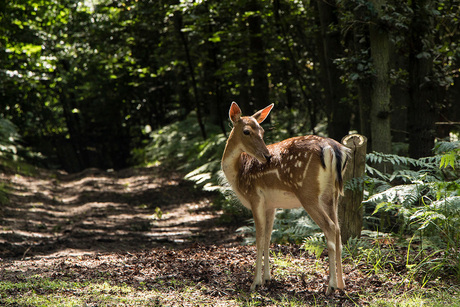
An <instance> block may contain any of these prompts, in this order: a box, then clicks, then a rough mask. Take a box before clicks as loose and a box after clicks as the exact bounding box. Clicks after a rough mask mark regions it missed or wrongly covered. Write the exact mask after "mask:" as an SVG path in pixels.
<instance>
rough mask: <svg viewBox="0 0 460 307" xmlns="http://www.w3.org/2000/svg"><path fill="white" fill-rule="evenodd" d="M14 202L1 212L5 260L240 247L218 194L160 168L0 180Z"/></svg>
mask: <svg viewBox="0 0 460 307" xmlns="http://www.w3.org/2000/svg"><path fill="white" fill-rule="evenodd" d="M0 182H5V183H7V184H8V186H9V188H10V190H11V192H12V193H11V195H10V197H9V198H10V199H9V202H8V203H7V204H6V205H3V207H2V211H1V213H0V221H1V226H2V227H1V229H0V257H2V258H4V257H8V258H9V257H15V258H17V257H20V258H24V257H26V256H34V255H42V256H44V255H54V256H56V255H67V254H82V253H83V254H88V253H98V252H120V251H139V250H144V249H149V248H153V247H158V246H163V245H173V246H179V245H187V244H191V243H194V242H198V243H200V242H201V243H206V242H213V243H214V244H226V243H232V242H235V238H236V236H235V232H234V229H229V228H228V227H223V226H220V225H219V222H218V212H215V211H213V210H211V201H212V197H213V195H211V194H207V193H203V192H201V191H197V190H196V189H194V187H193V185H192V184H191V183H189V182H187V181H184V180H183V179H182V177H181V176H180V175H179V174H177V173H175V172H168V171H165V170H163V169H161V168H159V167H153V168H131V169H126V170H122V171H118V172H104V171H100V170H97V169H88V170H85V171H83V172H81V173H78V174H72V175H68V174H63V173H56V172H48V171H44V170H40V171H39V174H38V175H35V176H33V177H32V176H30V177H29V176H21V175H14V174H2V175H1V177H0Z"/></svg>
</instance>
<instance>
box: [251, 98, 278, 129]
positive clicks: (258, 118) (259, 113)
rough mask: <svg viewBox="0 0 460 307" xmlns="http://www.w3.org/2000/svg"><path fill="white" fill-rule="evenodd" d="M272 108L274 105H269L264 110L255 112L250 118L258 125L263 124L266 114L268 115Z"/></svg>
mask: <svg viewBox="0 0 460 307" xmlns="http://www.w3.org/2000/svg"><path fill="white" fill-rule="evenodd" d="M273 106H274V104H273V103H272V104H271V105H269V106H268V107H266V108H265V109H262V110H260V111H257V112H256V113H255V114H254V115H252V117H254V118H255V120H256V121H257V122H258V123H259V124H260V123H261V122H263V121H264V120H265V119H266V118H267V116H268V114H270V111H271V110H272V108H273Z"/></svg>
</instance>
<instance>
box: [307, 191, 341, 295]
mask: <svg viewBox="0 0 460 307" xmlns="http://www.w3.org/2000/svg"><path fill="white" fill-rule="evenodd" d="M299 199H300V200H301V203H302V205H303V207H304V208H305V210H306V211H307V213H308V214H309V215H310V217H311V218H312V219H313V221H315V223H316V224H317V225H318V226H319V227H320V228H321V230H322V231H323V232H324V235H325V236H326V240H327V248H328V255H329V277H330V278H329V286H328V289H327V291H326V294H330V293H332V291H333V290H335V289H337V288H339V286H342V288H343V281H342V282H341V283H340V282H339V283H338V282H337V270H336V261H337V260H339V261H341V258H339V259H337V258H338V257H337V255H338V253H339V250H338V249H341V248H342V247H341V244H340V243H339V244H340V245H337V237H340V228H339V226H338V223H335V222H334V220H333V218H331V216H330V212H331V210H333V208H332V205H333V203H332V202H329V201H324V200H323V199H321V197H319V198H318V199H311V198H308V196H300V197H299ZM330 207H331V208H330ZM340 268H341V266H340ZM340 276H342V274H340Z"/></svg>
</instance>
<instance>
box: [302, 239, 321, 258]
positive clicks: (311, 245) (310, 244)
mask: <svg viewBox="0 0 460 307" xmlns="http://www.w3.org/2000/svg"><path fill="white" fill-rule="evenodd" d="M326 247H327V243H326V239H325V237H324V234H323V233H317V234H315V235H312V236H309V237H307V238H305V239H304V241H303V244H302V248H303V249H304V250H306V251H308V252H311V253H313V254H314V255H315V256H316V258H317V259H319V257H320V256H321V254H322V253H323V251H324V250H325V249H326Z"/></svg>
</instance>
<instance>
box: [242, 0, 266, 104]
mask: <svg viewBox="0 0 460 307" xmlns="http://www.w3.org/2000/svg"><path fill="white" fill-rule="evenodd" d="M260 10H261V7H260V5H259V3H258V1H257V0H251V1H249V2H248V4H247V7H246V11H247V12H250V13H251V14H250V15H249V17H248V31H249V53H250V58H251V61H250V62H251V63H252V65H251V68H252V69H251V70H252V80H253V86H252V88H251V92H252V93H251V94H252V95H251V96H252V97H251V98H252V101H253V103H254V109H255V110H260V109H262V108H264V107H266V106H267V105H269V104H270V99H269V88H268V76H267V62H266V60H265V44H264V40H263V34H262V17H261V15H260Z"/></svg>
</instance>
